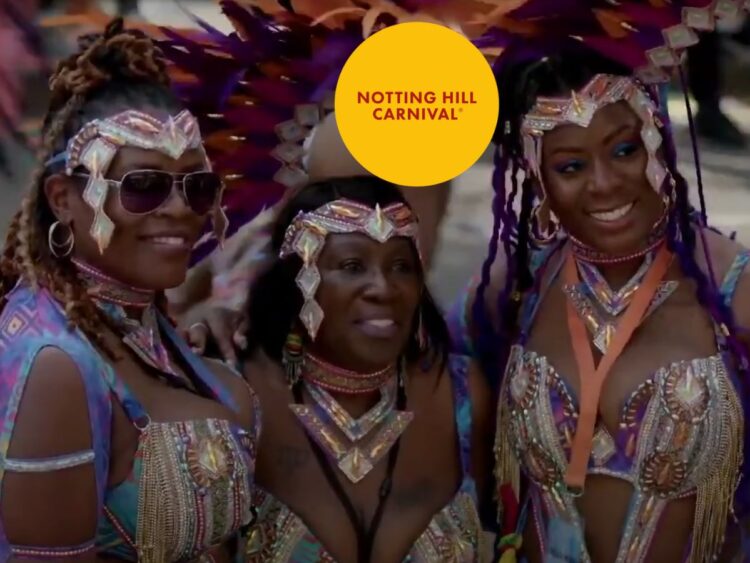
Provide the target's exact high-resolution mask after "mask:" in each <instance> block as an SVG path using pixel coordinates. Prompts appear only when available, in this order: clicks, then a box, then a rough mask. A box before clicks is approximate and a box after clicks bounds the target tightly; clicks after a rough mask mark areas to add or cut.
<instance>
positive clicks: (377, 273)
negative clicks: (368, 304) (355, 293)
mask: <svg viewBox="0 0 750 563" xmlns="http://www.w3.org/2000/svg"><path fill="white" fill-rule="evenodd" d="M391 289H392V288H391V284H390V282H389V280H388V277H387V276H386V274H385V273H384V272H383V271H382V270H381V269H380V268H373V269H372V270H371V272H370V276H369V279H368V280H367V286H366V287H365V296H366V297H368V298H370V299H374V300H379V301H383V300H386V299H388V298H389V296H390V294H391Z"/></svg>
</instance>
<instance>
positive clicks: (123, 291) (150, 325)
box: [72, 259, 192, 389]
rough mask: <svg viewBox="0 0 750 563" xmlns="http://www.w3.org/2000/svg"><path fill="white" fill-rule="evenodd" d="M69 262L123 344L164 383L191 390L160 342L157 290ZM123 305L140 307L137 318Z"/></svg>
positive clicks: (78, 261)
mask: <svg viewBox="0 0 750 563" xmlns="http://www.w3.org/2000/svg"><path fill="white" fill-rule="evenodd" d="M72 262H73V264H74V265H75V266H76V268H78V272H79V277H80V278H81V279H82V280H83V282H84V283H85V284H86V287H87V291H88V294H89V295H90V296H91V298H92V299H93V301H94V303H95V304H96V306H97V307H98V308H99V310H100V311H102V313H103V314H104V315H105V316H106V317H107V318H108V319H110V320H111V321H112V322H113V323H114V325H115V327H116V328H117V331H118V332H119V336H120V338H121V339H122V342H123V344H125V345H126V346H127V347H128V348H130V350H131V351H132V352H133V353H134V354H135V355H136V357H137V358H138V359H139V360H141V361H142V362H143V363H144V364H146V365H147V366H149V367H151V368H153V369H155V370H156V371H157V372H158V373H159V375H160V376H161V378H162V379H164V380H165V381H166V382H167V383H169V384H171V385H174V386H176V387H181V388H188V389H191V388H192V386H191V384H190V383H189V382H188V380H186V378H185V377H183V376H182V375H180V374H179V373H178V372H177V370H175V368H174V366H173V365H172V362H171V360H170V358H169V351H168V350H167V348H166V346H165V345H164V342H163V341H162V338H161V332H160V330H159V320H158V316H157V315H158V313H157V310H156V305H155V304H154V296H155V295H156V292H155V291H151V290H145V289H138V288H134V287H131V286H128V285H126V284H123V283H121V282H119V281H117V280H115V279H113V278H111V277H110V276H107V275H106V274H104V273H103V272H101V271H99V270H98V269H96V268H94V267H93V266H90V265H89V264H85V263H84V262H81V261H80V260H77V259H73V260H72ZM126 307H132V308H136V309H141V312H140V318H138V319H137V318H132V317H129V316H128V314H127V313H126V312H125V308H126Z"/></svg>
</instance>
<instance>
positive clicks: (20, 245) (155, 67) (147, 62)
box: [0, 18, 181, 349]
mask: <svg viewBox="0 0 750 563" xmlns="http://www.w3.org/2000/svg"><path fill="white" fill-rule="evenodd" d="M49 86H50V92H51V97H50V103H49V109H48V112H47V114H46V116H45V118H44V122H43V125H42V139H43V147H42V149H41V154H40V155H39V157H38V165H37V167H36V169H35V170H34V172H33V174H32V177H31V180H30V184H29V187H28V189H27V192H26V196H25V197H24V199H23V201H22V203H21V206H20V209H19V210H18V211H17V212H16V214H15V215H14V217H13V219H12V221H11V224H10V226H9V228H8V232H7V236H6V240H5V246H4V249H3V251H2V255H1V256H0V300H1V299H3V298H4V297H5V295H6V294H7V292H8V291H10V289H11V288H12V287H14V285H15V284H16V282H17V281H18V280H19V279H23V280H25V281H26V282H27V283H29V284H30V285H31V286H32V287H33V288H35V289H36V288H38V287H40V286H41V287H43V288H45V289H46V290H47V291H48V292H49V293H50V294H51V295H52V296H53V297H54V298H55V299H56V300H58V301H59V302H60V303H62V304H64V307H65V312H66V315H67V318H68V321H69V322H70V324H71V326H75V327H78V328H80V329H81V330H83V332H84V333H85V334H86V335H87V336H89V337H90V338H92V339H93V340H94V341H95V342H97V343H98V344H100V345H103V341H102V337H101V334H102V331H101V329H102V328H103V324H104V323H105V321H104V319H103V318H102V316H101V315H100V313H99V312H98V309H97V307H96V306H95V305H94V303H93V301H92V300H91V298H90V297H89V296H88V294H87V292H86V289H85V287H84V285H83V284H82V283H81V282H80V281H79V279H78V277H77V275H76V271H75V268H74V267H73V266H72V264H71V263H70V261H69V260H67V259H58V258H56V257H54V256H53V255H52V252H51V251H50V249H49V247H48V243H47V236H48V232H49V230H50V227H51V226H52V224H53V223H54V222H55V216H54V214H53V213H52V210H51V208H50V205H49V203H48V201H47V199H46V197H45V195H44V192H43V186H44V184H45V181H46V180H47V178H49V177H50V176H51V175H52V174H58V173H61V172H62V168H63V166H64V165H55V166H46V165H45V163H46V162H47V161H48V160H49V159H50V157H51V156H52V155H54V154H57V153H59V152H62V151H64V150H65V149H66V146H67V142H68V140H69V139H70V138H71V137H73V136H74V135H75V134H76V133H77V132H78V131H79V130H80V129H81V128H82V127H83V126H84V125H85V124H86V123H88V122H90V121H92V120H94V119H97V118H104V117H108V116H110V115H113V114H114V113H117V112H119V111H122V110H125V109H132V108H154V109H163V110H167V111H169V112H176V111H177V110H179V109H180V108H181V104H180V102H179V101H178V99H177V98H176V97H175V95H174V94H173V93H172V92H171V90H170V86H169V76H168V74H167V67H166V62H165V59H164V57H163V55H162V53H161V52H160V51H159V49H158V48H157V47H156V46H155V44H154V43H153V42H152V41H151V40H150V39H149V38H148V37H147V36H146V35H144V34H143V33H141V32H137V31H134V30H125V29H124V25H123V20H122V18H117V19H115V20H113V21H112V22H111V23H110V24H109V25H107V27H106V29H105V30H104V32H103V33H100V34H89V35H84V36H82V37H80V38H79V40H78V50H77V51H76V52H75V53H74V54H72V55H70V56H69V57H68V58H66V59H64V60H63V61H61V62H60V63H59V65H58V66H57V69H56V70H55V72H54V73H53V74H52V77H51V78H50V81H49ZM0 303H1V302H0ZM162 305H163V304H162ZM105 349H106V346H105Z"/></svg>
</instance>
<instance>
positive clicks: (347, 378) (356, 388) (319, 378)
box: [302, 353, 397, 395]
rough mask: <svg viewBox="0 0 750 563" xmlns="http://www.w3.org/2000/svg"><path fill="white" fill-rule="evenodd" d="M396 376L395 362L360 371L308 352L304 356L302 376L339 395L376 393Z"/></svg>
mask: <svg viewBox="0 0 750 563" xmlns="http://www.w3.org/2000/svg"><path fill="white" fill-rule="evenodd" d="M396 376H397V368H396V364H395V363H394V364H391V365H389V366H386V367H385V368H383V369H380V370H378V371H374V372H369V373H360V372H356V371H352V370H348V369H344V368H340V367H338V366H335V365H333V364H330V363H328V362H326V361H325V360H323V359H321V358H318V357H317V356H314V355H312V354H310V353H306V354H305V357H304V366H303V369H302V378H303V379H305V380H306V381H308V382H309V383H312V384H314V385H317V386H319V387H322V388H323V389H326V390H327V391H328V392H330V393H336V394H340V395H368V394H377V392H378V391H379V390H380V388H381V387H382V386H383V385H385V384H386V383H388V382H389V381H392V380H393V379H394V378H395V377H396Z"/></svg>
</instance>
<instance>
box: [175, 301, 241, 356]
mask: <svg viewBox="0 0 750 563" xmlns="http://www.w3.org/2000/svg"><path fill="white" fill-rule="evenodd" d="M180 330H181V332H182V335H183V337H184V338H185V340H187V342H188V343H189V344H190V346H191V347H192V348H193V350H194V351H195V353H197V354H201V355H203V354H205V353H206V352H207V350H208V349H209V344H210V343H211V342H215V343H216V346H217V347H218V349H219V350H218V351H219V353H220V354H221V356H222V358H223V359H224V360H226V361H228V362H230V363H231V364H232V365H235V364H236V363H237V349H244V348H245V347H246V346H247V342H246V339H245V333H246V331H247V323H246V321H245V318H244V316H243V315H242V314H241V313H240V312H238V311H235V310H232V309H229V308H227V307H222V306H221V305H218V304H215V303H213V302H211V301H206V302H204V303H201V304H200V305H197V306H195V307H193V309H192V310H191V311H189V312H188V313H187V314H186V315H185V316H184V317H183V319H182V320H181V322H180Z"/></svg>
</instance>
